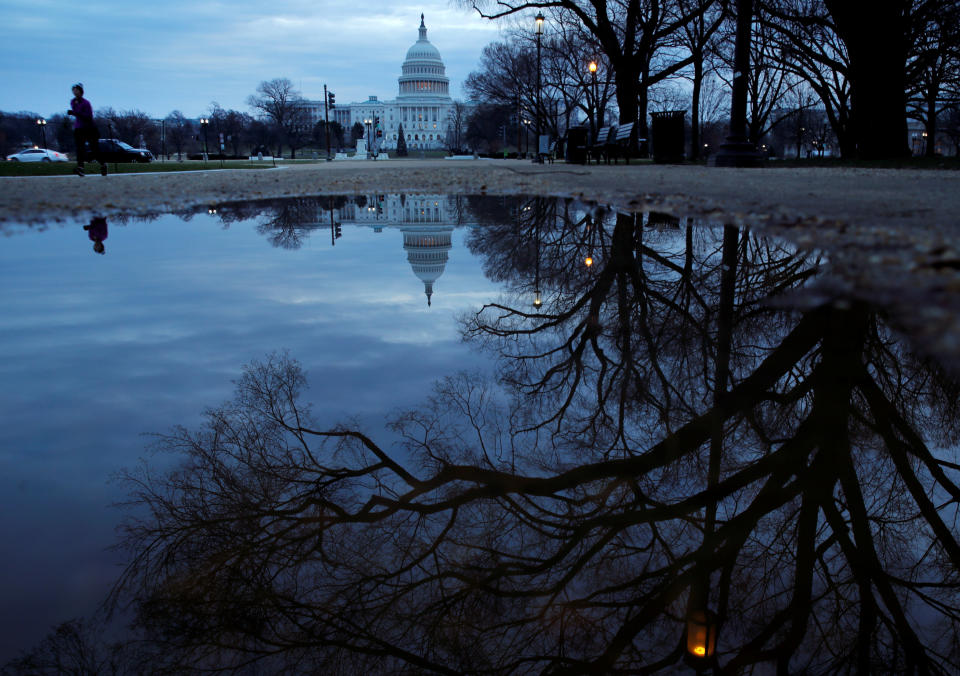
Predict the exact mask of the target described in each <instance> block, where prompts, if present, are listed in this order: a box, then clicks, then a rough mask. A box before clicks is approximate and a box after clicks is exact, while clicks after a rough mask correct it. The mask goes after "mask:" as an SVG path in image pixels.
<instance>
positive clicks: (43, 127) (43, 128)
mask: <svg viewBox="0 0 960 676" xmlns="http://www.w3.org/2000/svg"><path fill="white" fill-rule="evenodd" d="M37 126H39V127H40V136H41V137H42V138H43V148H44V150H46V148H47V121H46V120H45V119H43V118H42V117H38V118H37ZM924 136H926V134H924Z"/></svg>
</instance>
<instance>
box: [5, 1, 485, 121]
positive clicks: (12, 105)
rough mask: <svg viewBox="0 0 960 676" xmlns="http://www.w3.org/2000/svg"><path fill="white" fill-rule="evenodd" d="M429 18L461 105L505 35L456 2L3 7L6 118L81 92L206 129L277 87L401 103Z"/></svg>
mask: <svg viewBox="0 0 960 676" xmlns="http://www.w3.org/2000/svg"><path fill="white" fill-rule="evenodd" d="M421 12H423V13H424V14H425V15H426V25H427V28H428V31H429V32H428V38H429V39H430V41H431V42H432V43H433V44H434V46H436V47H437V49H439V50H440V54H441V56H442V57H443V60H444V63H445V65H446V67H447V77H449V78H450V85H451V94H452V96H453V97H454V98H462V97H463V89H462V86H463V81H464V80H465V79H466V77H467V75H468V74H469V73H470V71H472V70H474V69H475V68H476V66H477V62H478V60H479V57H480V53H481V51H482V49H483V47H484V46H485V45H487V44H488V43H490V42H492V41H494V40H497V39H499V37H500V27H499V26H498V24H496V23H494V22H491V21H488V20H486V19H481V18H480V17H479V16H478V15H477V13H476V12H475V11H473V10H468V9H465V8H463V7H462V6H460V5H458V4H456V3H455V2H447V1H445V0H427V1H421V2H419V3H410V2H403V1H401V2H387V1H384V0H373V1H370V2H365V3H358V4H353V3H343V2H336V3H335V2H329V1H328V0H321V1H319V2H318V1H316V0H313V1H310V2H308V1H306V0H275V1H273V2H252V1H247V0H240V1H237V2H229V3H228V2H218V1H215V0H190V1H184V0H165V1H162V2H154V3H139V2H129V1H127V2H120V1H118V0H89V1H86V2H67V1H66V0H0V16H2V17H3V22H2V23H3V30H2V39H0V63H2V64H3V71H4V78H3V84H4V86H3V88H2V91H0V110H3V111H7V112H17V111H30V112H33V113H37V114H40V115H47V116H49V115H52V114H54V113H57V112H62V111H64V110H65V109H66V105H67V101H68V100H69V99H70V96H71V95H70V85H71V84H72V83H74V82H77V81H81V82H83V83H84V86H85V87H86V94H87V98H89V99H90V101H91V103H92V104H93V106H94V108H95V109H96V108H101V107H107V106H109V107H112V108H114V109H116V110H133V109H138V110H142V111H144V112H145V113H147V114H148V115H150V116H153V117H163V116H166V115H167V114H168V113H170V112H171V111H172V110H180V111H181V112H182V113H183V114H184V115H186V116H188V117H196V116H199V115H201V114H203V113H206V112H208V111H209V109H210V103H211V102H212V101H216V102H217V103H219V104H220V105H221V106H222V107H224V108H233V109H236V110H241V111H246V112H249V108H248V107H247V104H246V99H247V97H248V96H249V95H250V94H252V93H253V92H254V91H255V89H256V87H257V85H258V84H259V83H260V82H261V81H263V80H270V79H273V78H277V77H287V78H289V79H290V80H291V81H293V83H294V86H296V87H297V88H298V89H300V90H301V92H302V93H303V95H304V96H306V97H307V98H312V99H320V98H322V97H323V85H324V83H326V84H327V85H328V86H329V87H330V89H331V91H334V92H336V95H337V101H338V102H341V103H347V102H351V101H362V100H366V99H367V97H368V96H370V95H375V96H379V97H380V98H381V99H392V98H395V97H396V94H397V77H398V76H399V75H400V66H401V63H402V62H403V59H404V56H405V55H406V51H407V49H409V47H410V46H411V45H412V44H413V43H414V42H416V40H417V36H418V34H417V29H418V27H419V25H420V13H421Z"/></svg>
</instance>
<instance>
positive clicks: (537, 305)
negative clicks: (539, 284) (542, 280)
mask: <svg viewBox="0 0 960 676" xmlns="http://www.w3.org/2000/svg"><path fill="white" fill-rule="evenodd" d="M541 305H543V299H542V298H540V290H539V289H538V290H537V291H536V294H535V295H534V297H533V307H535V308H537V309H538V310H539V309H540V306H541Z"/></svg>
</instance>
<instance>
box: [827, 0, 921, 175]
mask: <svg viewBox="0 0 960 676" xmlns="http://www.w3.org/2000/svg"><path fill="white" fill-rule="evenodd" d="M825 2H826V6H827V9H828V10H829V11H830V14H831V16H832V17H833V19H834V22H835V24H836V29H837V35H838V36H839V37H840V39H841V40H843V42H844V44H845V45H846V47H847V54H848V55H849V57H850V99H851V109H852V117H853V136H854V141H855V143H856V146H857V154H858V156H859V157H860V158H862V159H880V158H890V157H905V156H909V155H910V147H909V144H908V141H907V95H906V79H907V75H906V62H907V49H908V44H907V33H908V28H907V25H906V23H907V20H908V12H907V9H908V7H909V1H908V0H825ZM867 25H869V26H870V29H869V30H866V29H865V26H867Z"/></svg>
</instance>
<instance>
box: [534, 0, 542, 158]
mask: <svg viewBox="0 0 960 676" xmlns="http://www.w3.org/2000/svg"><path fill="white" fill-rule="evenodd" d="M534 21H536V25H537V28H536V31H537V154H536V158H535V159H536V161H537V162H542V161H543V160H542V158H541V157H540V134H541V133H542V131H543V130H542V126H541V116H542V112H541V111H542V110H543V100H542V98H541V97H542V92H541V91H540V89H541V82H540V39H541V37H542V36H543V21H544V19H543V12H537V16H536V18H535V19H534Z"/></svg>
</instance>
